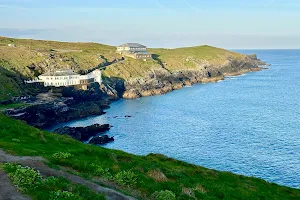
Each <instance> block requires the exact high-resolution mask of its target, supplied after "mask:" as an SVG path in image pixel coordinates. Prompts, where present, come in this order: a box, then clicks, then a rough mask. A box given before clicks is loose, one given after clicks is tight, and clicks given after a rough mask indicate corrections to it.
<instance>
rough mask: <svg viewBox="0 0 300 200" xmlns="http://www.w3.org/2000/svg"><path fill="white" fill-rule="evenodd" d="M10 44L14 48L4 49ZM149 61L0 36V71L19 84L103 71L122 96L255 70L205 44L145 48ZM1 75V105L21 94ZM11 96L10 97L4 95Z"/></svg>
mask: <svg viewBox="0 0 300 200" xmlns="http://www.w3.org/2000/svg"><path fill="white" fill-rule="evenodd" d="M8 44H14V45H15V47H9V46H8ZM149 51H150V52H151V53H153V58H154V59H153V60H148V61H141V60H135V59H132V58H127V57H125V58H123V57H122V56H121V55H119V54H117V53H116V52H115V47H113V46H108V45H102V44H97V43H69V42H56V41H42V40H30V39H13V38H6V37H0V59H1V60H0V61H1V62H0V68H4V69H5V70H8V71H10V72H13V73H15V74H16V76H18V77H19V80H21V82H22V80H23V79H29V78H33V77H35V76H38V75H39V74H41V73H44V72H46V71H48V70H51V69H62V68H71V69H73V70H74V71H76V72H79V73H85V72H87V71H88V70H92V69H95V68H99V67H100V68H103V67H105V69H104V70H103V71H102V72H103V75H104V76H105V77H108V78H107V79H106V80H108V82H111V80H118V81H122V82H123V83H124V85H125V91H123V92H122V94H120V95H123V93H124V92H125V94H124V97H128V98H131V97H132V98H135V97H139V96H147V95H154V94H159V93H164V92H168V91H171V90H173V89H178V88H180V87H182V86H183V85H185V84H193V83H195V82H201V81H206V80H205V79H207V78H212V77H221V78H222V76H223V75H224V73H230V72H240V71H242V72H245V71H249V70H250V69H253V68H257V63H256V62H254V61H253V60H251V59H250V58H249V57H247V56H246V55H242V54H238V53H234V52H230V51H227V50H224V49H219V48H215V47H210V46H198V47H189V48H178V49H149ZM0 77H3V78H2V79H4V77H6V78H5V79H9V80H10V81H8V82H7V81H5V82H7V84H5V83H4V86H2V88H3V89H2V92H3V94H0V101H1V100H4V99H7V98H8V97H7V96H5V95H4V94H7V93H10V94H11V96H13V95H18V94H20V92H21V91H20V87H21V86H20V83H19V82H18V83H17V84H18V85H19V87H18V86H17V85H16V84H15V83H14V80H11V78H12V77H9V76H7V75H6V74H5V73H2V72H1V73H0ZM9 97H10V96H9Z"/></svg>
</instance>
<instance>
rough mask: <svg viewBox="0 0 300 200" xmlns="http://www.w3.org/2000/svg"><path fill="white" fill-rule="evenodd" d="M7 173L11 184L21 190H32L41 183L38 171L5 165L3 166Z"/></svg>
mask: <svg viewBox="0 0 300 200" xmlns="http://www.w3.org/2000/svg"><path fill="white" fill-rule="evenodd" d="M4 167H5V168H6V169H7V170H8V171H11V172H9V176H10V178H11V180H12V183H13V184H14V185H16V186H17V187H18V188H20V189H21V190H28V189H34V188H36V187H38V185H39V184H40V183H41V181H42V176H41V174H40V172H39V171H37V170H34V169H32V168H30V167H23V166H21V165H14V164H6V165H5V166H4Z"/></svg>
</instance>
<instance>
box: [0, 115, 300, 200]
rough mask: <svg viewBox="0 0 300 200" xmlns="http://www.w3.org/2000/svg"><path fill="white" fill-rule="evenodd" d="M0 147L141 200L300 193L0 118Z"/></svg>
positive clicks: (291, 195)
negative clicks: (39, 158) (101, 181)
mask: <svg viewBox="0 0 300 200" xmlns="http://www.w3.org/2000/svg"><path fill="white" fill-rule="evenodd" d="M0 148H2V149H4V150H6V151H7V152H9V153H12V154H17V155H31V156H43V157H44V158H46V159H48V160H49V161H50V162H51V163H50V164H51V165H53V166H54V165H59V166H65V167H68V168H70V169H71V170H72V171H73V172H74V173H76V174H78V175H80V176H83V177H87V178H95V177H101V178H102V179H104V180H107V181H109V182H110V183H112V184H115V185H116V187H117V188H118V189H119V190H121V191H123V192H126V193H129V194H134V195H136V196H138V197H139V198H141V199H149V198H150V197H151V198H152V197H153V198H155V197H157V198H156V199H160V197H161V196H164V195H169V197H171V196H173V195H175V196H176V199H243V200H245V199H278V200H285V199H299V198H300V190H297V189H292V188H288V187H284V186H279V185H277V184H272V183H268V182H266V181H264V180H261V179H258V178H252V177H245V176H240V175H235V174H232V173H229V172H220V171H216V170H210V169H206V168H203V167H200V166H195V165H191V164H187V163H185V162H181V161H177V160H174V159H171V158H167V157H165V156H163V155H155V154H150V155H148V156H135V155H132V154H128V153H125V152H122V151H117V150H109V149H105V148H102V147H97V146H91V145H86V144H83V143H80V142H77V141H75V140H73V139H72V138H70V137H66V136H60V135H57V134H52V133H48V132H45V131H41V130H39V129H36V128H33V127H30V126H28V125H26V124H24V123H23V122H20V121H16V120H13V119H10V118H8V117H6V116H4V115H1V114H0Z"/></svg>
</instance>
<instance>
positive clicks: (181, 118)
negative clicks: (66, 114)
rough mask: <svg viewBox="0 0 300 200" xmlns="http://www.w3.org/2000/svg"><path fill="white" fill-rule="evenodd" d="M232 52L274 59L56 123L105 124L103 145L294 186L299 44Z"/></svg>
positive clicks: (298, 182)
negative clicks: (241, 71)
mask: <svg viewBox="0 0 300 200" xmlns="http://www.w3.org/2000/svg"><path fill="white" fill-rule="evenodd" d="M238 52H242V53H248V54H250V53H256V54H257V55H258V57H259V58H260V59H262V60H264V61H266V62H268V63H270V64H272V66H271V67H270V68H269V69H268V70H263V71H260V72H255V73H248V74H246V75H242V76H238V77H227V78H226V79H225V80H224V81H221V82H218V83H209V84H197V85H194V86H192V87H186V88H183V89H181V90H177V91H174V92H171V93H168V94H166V95H161V96H153V97H144V98H140V99H135V100H120V101H117V102H114V103H112V104H111V108H110V109H108V110H107V114H105V115H102V116H96V117H89V118H86V119H82V120H78V121H73V122H69V123H64V124H60V126H62V125H69V126H86V125H90V124H94V123H109V124H111V125H112V126H113V128H112V129H111V130H110V131H109V132H108V134H109V135H110V136H114V137H115V142H113V143H110V144H107V145H106V147H107V148H112V149H120V150H124V151H126V152H129V153H133V154H138V155H146V154H149V153H160V154H165V155H167V156H169V157H172V158H176V159H180V160H183V161H186V162H189V163H193V164H197V165H201V166H204V167H207V168H212V169H217V170H222V171H230V172H234V173H238V174H243V175H247V176H254V177H259V178H263V179H265V180H267V181H270V182H274V183H278V184H281V185H286V186H290V187H295V188H300V50H247V51H245V50H239V51H238ZM125 115H130V116H132V117H130V118H126V117H124V116H125Z"/></svg>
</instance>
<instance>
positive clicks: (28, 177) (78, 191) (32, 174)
mask: <svg viewBox="0 0 300 200" xmlns="http://www.w3.org/2000/svg"><path fill="white" fill-rule="evenodd" d="M0 167H1V168H3V169H4V171H5V172H6V173H7V174H8V176H9V178H10V179H11V181H12V183H13V184H14V185H15V186H16V187H18V189H19V190H20V191H22V192H23V193H25V194H27V195H29V196H30V197H32V198H33V199H36V200H38V199H49V200H58V199H60V200H62V199H65V200H68V199H69V200H104V199H105V197H104V196H103V195H98V194H96V193H94V192H92V191H90V190H88V189H87V188H85V187H83V186H80V185H76V184H71V183H70V182H69V181H67V180H66V179H64V178H62V177H53V176H50V177H42V176H41V174H40V173H39V171H36V170H34V169H32V168H30V167H23V166H21V165H16V164H11V163H5V164H2V165H0Z"/></svg>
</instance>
